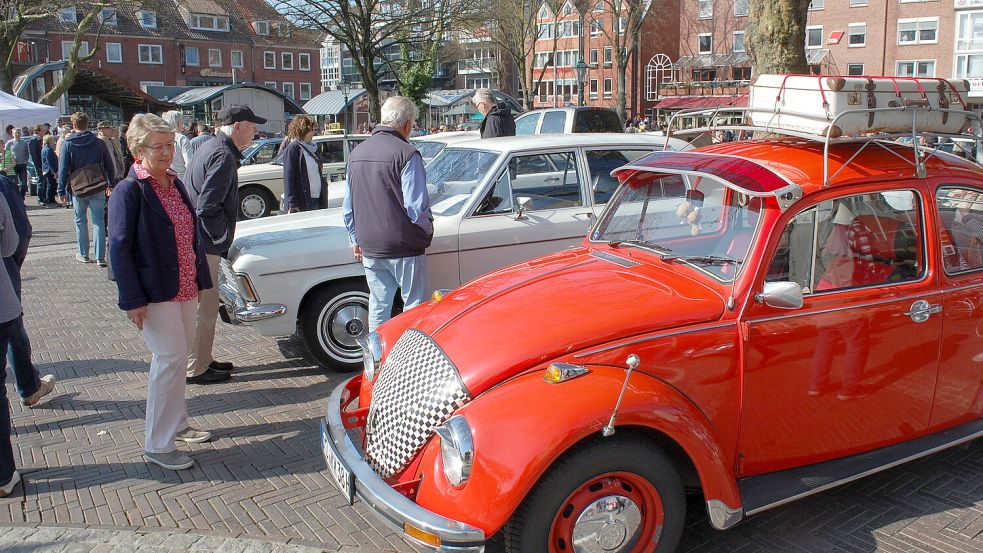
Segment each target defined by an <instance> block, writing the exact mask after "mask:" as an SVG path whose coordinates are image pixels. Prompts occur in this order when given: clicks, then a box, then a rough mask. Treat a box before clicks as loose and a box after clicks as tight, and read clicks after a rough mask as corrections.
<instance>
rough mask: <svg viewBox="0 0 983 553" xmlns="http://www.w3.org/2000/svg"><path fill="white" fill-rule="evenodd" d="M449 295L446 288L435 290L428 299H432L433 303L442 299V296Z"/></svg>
mask: <svg viewBox="0 0 983 553" xmlns="http://www.w3.org/2000/svg"><path fill="white" fill-rule="evenodd" d="M450 293H451V291H450V290H448V289H446V288H438V289H437V290H434V291H433V295H432V296H430V299H432V300H433V301H434V302H438V301H440V300H442V299H444V296H446V295H447V294H450Z"/></svg>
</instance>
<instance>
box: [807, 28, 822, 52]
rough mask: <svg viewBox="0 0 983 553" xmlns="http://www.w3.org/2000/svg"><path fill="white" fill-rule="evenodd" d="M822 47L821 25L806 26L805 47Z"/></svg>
mask: <svg viewBox="0 0 983 553" xmlns="http://www.w3.org/2000/svg"><path fill="white" fill-rule="evenodd" d="M822 47H823V26H822V25H813V26H810V27H806V48H822Z"/></svg>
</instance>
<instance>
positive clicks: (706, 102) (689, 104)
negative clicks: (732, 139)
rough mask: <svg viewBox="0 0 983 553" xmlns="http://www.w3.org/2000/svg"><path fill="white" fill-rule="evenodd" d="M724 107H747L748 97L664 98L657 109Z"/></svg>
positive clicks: (657, 105)
mask: <svg viewBox="0 0 983 553" xmlns="http://www.w3.org/2000/svg"><path fill="white" fill-rule="evenodd" d="M723 106H733V107H742V108H743V107H747V95H744V96H736V97H735V96H683V97H678V98H663V99H662V100H659V103H658V104H656V107H658V108H659V109H691V108H719V107H723Z"/></svg>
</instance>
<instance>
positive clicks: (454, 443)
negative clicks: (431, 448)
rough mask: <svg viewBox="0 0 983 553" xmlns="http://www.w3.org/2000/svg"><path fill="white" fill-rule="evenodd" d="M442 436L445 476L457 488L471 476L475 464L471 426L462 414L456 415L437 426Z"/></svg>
mask: <svg viewBox="0 0 983 553" xmlns="http://www.w3.org/2000/svg"><path fill="white" fill-rule="evenodd" d="M437 435H438V436H440V459H441V461H443V464H444V476H446V477H447V481H448V482H450V483H451V485H452V486H454V487H455V488H460V487H461V486H463V485H464V484H465V483H466V482H467V481H468V478H469V477H470V476H471V466H472V465H473V464H474V440H472V438H471V426H470V425H469V424H468V421H467V420H465V418H464V417H462V416H461V415H454V416H453V417H451V418H450V419H448V421H447V422H445V423H444V424H442V425H441V426H438V427H437Z"/></svg>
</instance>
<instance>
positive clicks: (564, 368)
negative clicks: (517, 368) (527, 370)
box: [543, 363, 590, 384]
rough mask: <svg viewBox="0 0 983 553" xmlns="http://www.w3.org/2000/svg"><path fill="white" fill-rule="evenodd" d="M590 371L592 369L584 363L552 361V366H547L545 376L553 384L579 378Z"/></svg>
mask: <svg viewBox="0 0 983 553" xmlns="http://www.w3.org/2000/svg"><path fill="white" fill-rule="evenodd" d="M588 372H590V371H589V370H587V367H584V366H583V365H571V364H570V363H550V366H549V367H547V368H546V374H545V375H543V378H544V379H545V380H546V382H549V383H551V384H559V383H561V382H566V381H567V380H572V379H574V378H577V377H578V376H583V375H585V374H587V373H588Z"/></svg>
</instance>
